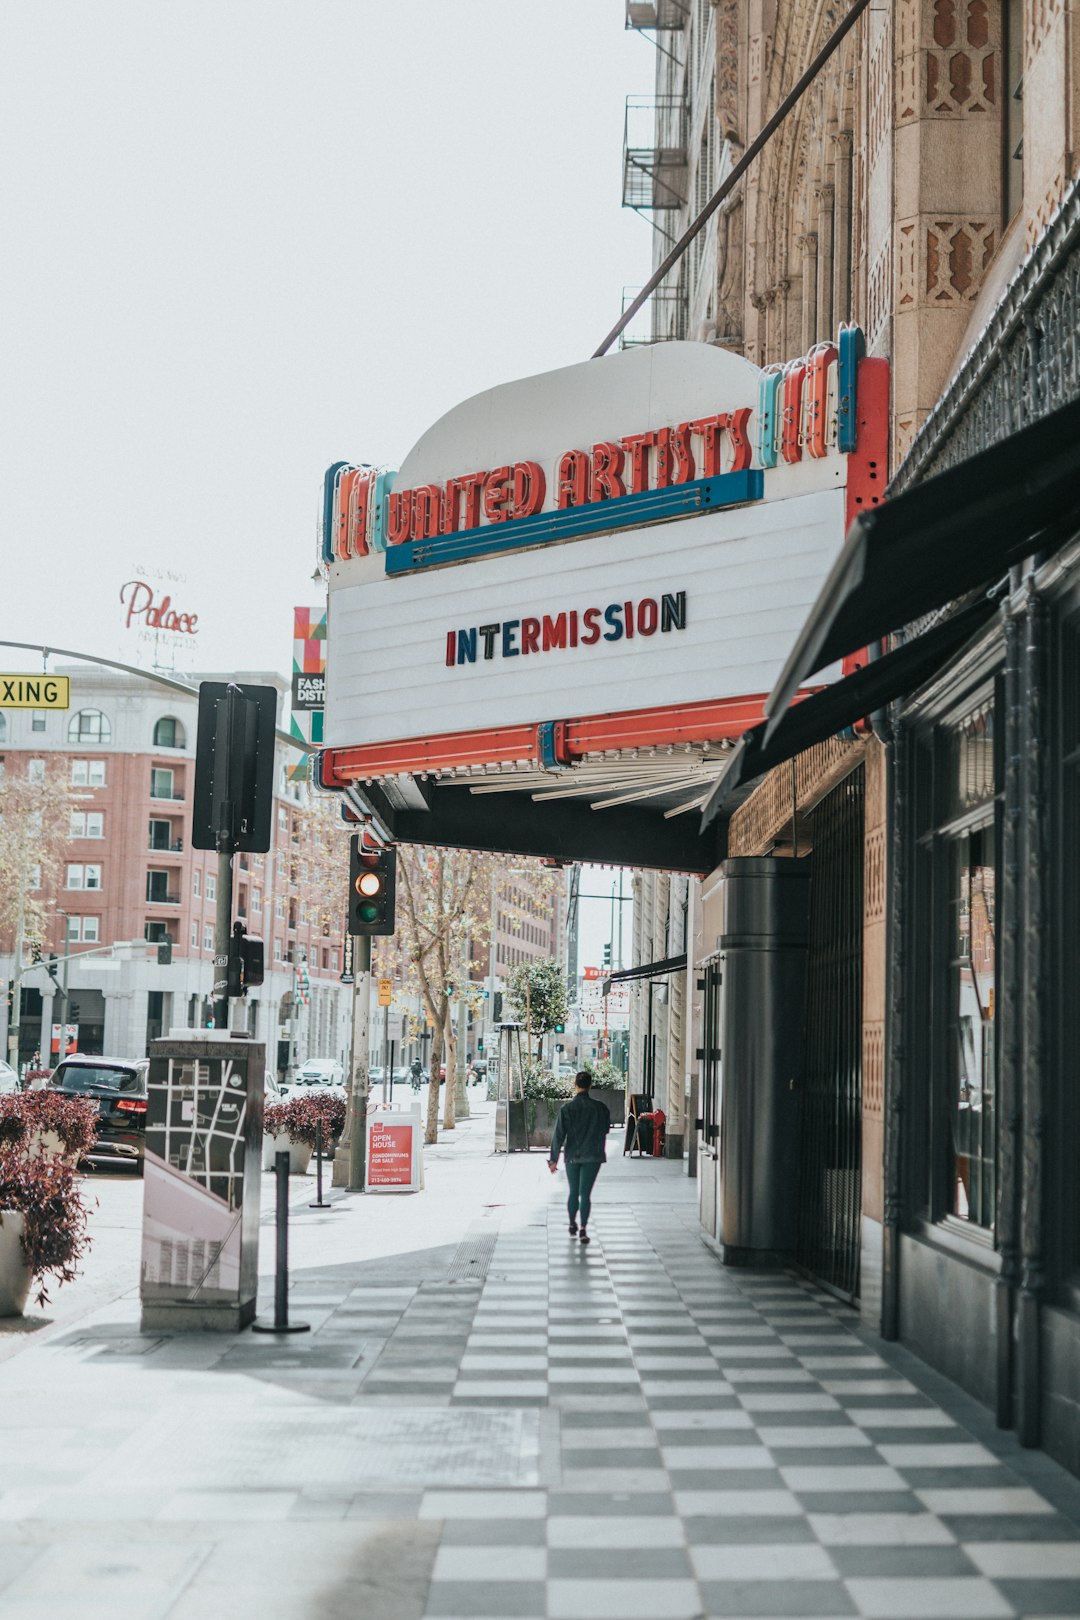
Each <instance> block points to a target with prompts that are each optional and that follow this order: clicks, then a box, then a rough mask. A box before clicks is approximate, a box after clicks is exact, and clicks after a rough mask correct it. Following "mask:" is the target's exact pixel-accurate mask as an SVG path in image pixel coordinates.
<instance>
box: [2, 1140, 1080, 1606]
mask: <svg viewBox="0 0 1080 1620" xmlns="http://www.w3.org/2000/svg"><path fill="white" fill-rule="evenodd" d="M491 1136H492V1125H491V1119H490V1114H489V1111H488V1110H487V1109H486V1108H484V1109H483V1111H482V1112H481V1113H480V1115H479V1117H477V1118H476V1119H475V1120H473V1121H471V1122H469V1123H467V1124H466V1125H464V1126H463V1127H461V1128H459V1130H458V1131H457V1132H455V1133H454V1135H453V1137H451V1138H450V1139H449V1140H448V1141H447V1142H445V1143H443V1144H440V1146H439V1147H438V1148H435V1149H430V1150H428V1157H427V1180H428V1186H427V1190H426V1191H425V1192H424V1193H423V1194H420V1195H417V1196H414V1197H408V1198H401V1197H398V1198H394V1197H384V1198H377V1197H372V1196H369V1197H367V1198H359V1197H352V1198H350V1197H343V1196H341V1195H338V1194H335V1205H334V1208H333V1209H332V1210H331V1211H329V1212H325V1213H324V1212H319V1211H311V1210H308V1209H306V1207H299V1208H296V1209H294V1212H293V1225H292V1231H291V1246H292V1256H293V1286H292V1291H291V1302H290V1310H291V1313H292V1315H293V1317H294V1318H298V1319H302V1320H307V1321H310V1322H311V1324H312V1328H313V1331H312V1332H311V1333H309V1334H303V1335H297V1336H294V1337H290V1338H288V1339H273V1338H260V1337H257V1336H254V1335H252V1334H250V1333H248V1334H242V1335H239V1336H236V1337H229V1338H217V1337H211V1336H209V1335H198V1336H195V1335H192V1336H185V1337H182V1338H180V1337H178V1338H174V1339H168V1338H158V1339H146V1340H144V1339H142V1338H141V1337H140V1336H139V1334H138V1331H137V1320H138V1304H137V1297H136V1295H135V1293H134V1291H132V1292H129V1293H128V1294H126V1295H124V1296H123V1297H122V1298H121V1299H119V1300H117V1301H116V1302H114V1303H113V1304H112V1305H110V1306H108V1307H106V1308H104V1309H101V1310H98V1311H96V1312H94V1313H93V1314H91V1315H88V1316H86V1317H84V1318H82V1319H81V1320H80V1321H79V1322H77V1323H76V1324H75V1325H74V1326H72V1327H71V1328H70V1329H68V1330H63V1329H61V1330H58V1331H55V1332H54V1333H53V1334H52V1336H51V1337H50V1338H48V1339H46V1340H44V1341H43V1342H39V1341H36V1340H34V1339H32V1338H31V1339H30V1340H28V1341H24V1343H23V1344H22V1347H21V1349H20V1351H19V1353H18V1354H17V1355H15V1356H13V1357H12V1358H11V1359H9V1360H8V1361H6V1362H5V1363H4V1364H3V1365H2V1366H0V1456H2V1458H3V1468H2V1474H0V1483H2V1485H3V1492H2V1494H0V1620H15V1617H20V1620H22V1617H29V1616H31V1615H33V1616H34V1617H35V1620H41V1617H42V1616H50V1617H51V1616H69V1615H70V1616H72V1617H79V1620H82V1617H88V1620H96V1617H97V1616H99V1615H100V1616H102V1620H104V1617H105V1616H106V1615H108V1616H109V1617H110V1620H128V1617H130V1620H136V1617H138V1620H144V1617H145V1620H151V1617H154V1620H157V1617H162V1620H163V1617H166V1616H168V1617H169V1620H194V1617H195V1616H198V1617H199V1620H206V1617H207V1616H212V1615H216V1614H219V1613H228V1614H229V1615H230V1617H234V1620H247V1617H249V1616H250V1617H255V1616H258V1617H260V1620H296V1617H301V1616H303V1617H308V1616H310V1617H312V1620H316V1617H318V1620H337V1617H339V1616H340V1617H345V1616H348V1617H349V1620H355V1617H363V1620H422V1617H424V1616H445V1615H458V1616H466V1617H472V1620H479V1617H481V1616H488V1617H499V1616H502V1617H506V1620H509V1617H511V1616H512V1617H515V1620H530V1617H532V1620H541V1617H543V1620H548V1617H550V1620H607V1617H611V1620H615V1617H618V1620H634V1617H641V1620H666V1617H671V1620H680V1617H685V1620H690V1617H695V1616H717V1617H719V1616H726V1617H735V1616H768V1615H772V1616H781V1615H783V1616H795V1617H798V1616H811V1615H813V1616H841V1615H862V1616H866V1617H868V1620H874V1617H879V1620H890V1617H895V1620H907V1617H916V1616H922V1617H931V1620H933V1617H938V1616H940V1617H945V1616H978V1617H980V1620H982V1617H992V1616H1011V1615H1044V1616H1051V1615H1057V1616H1066V1615H1074V1616H1075V1615H1076V1614H1077V1613H1080V1533H1078V1531H1077V1528H1076V1522H1075V1518H1076V1514H1077V1511H1078V1504H1080V1489H1078V1487H1077V1483H1076V1482H1075V1481H1074V1480H1072V1478H1071V1477H1070V1476H1067V1475H1065V1474H1064V1473H1062V1471H1061V1470H1059V1469H1057V1468H1055V1466H1054V1465H1053V1464H1052V1463H1049V1462H1048V1461H1047V1459H1046V1458H1045V1457H1043V1456H1042V1455H1041V1454H1038V1453H1036V1454H1022V1453H1020V1452H1019V1451H1018V1450H1017V1449H1016V1447H1015V1444H1014V1443H1013V1442H1012V1441H1011V1440H1010V1439H1009V1437H1007V1436H999V1435H997V1434H996V1432H995V1431H993V1430H992V1429H991V1428H990V1427H989V1424H988V1422H987V1420H986V1418H985V1415H984V1414H982V1413H981V1412H980V1411H979V1410H978V1409H977V1408H975V1407H973V1406H972V1405H971V1404H970V1403H967V1402H965V1401H964V1400H963V1399H962V1398H960V1397H957V1396H956V1395H955V1394H954V1393H953V1392H951V1391H950V1390H949V1389H948V1387H947V1386H944V1385H943V1384H940V1383H938V1384H936V1385H931V1384H930V1382H929V1381H928V1379H927V1378H926V1377H924V1376H923V1375H922V1374H921V1373H919V1371H918V1368H917V1365H916V1364H914V1363H912V1362H911V1360H910V1358H905V1357H903V1355H902V1354H898V1355H894V1354H892V1353H889V1354H888V1355H886V1354H885V1353H884V1352H883V1351H882V1348H881V1347H873V1346H868V1345H867V1344H866V1342H865V1341H864V1340H863V1339H862V1338H861V1337H860V1336H859V1335H858V1333H857V1332H856V1331H855V1326H854V1318H853V1317H852V1315H851V1313H849V1312H848V1311H847V1310H846V1309H845V1308H844V1307H842V1306H840V1305H838V1304H836V1303H835V1302H834V1301H832V1300H831V1299H829V1297H828V1296H826V1295H824V1294H822V1293H820V1292H819V1291H817V1290H815V1289H813V1288H812V1287H811V1286H809V1285H808V1284H806V1283H804V1282H801V1281H799V1280H797V1279H795V1278H793V1277H789V1276H786V1275H784V1274H778V1273H748V1272H730V1271H725V1270H724V1269H723V1268H722V1267H721V1266H720V1265H719V1264H718V1262H717V1261H716V1259H715V1258H714V1257H713V1256H712V1255H711V1254H710V1253H709V1252H708V1251H707V1250H706V1249H705V1248H704V1246H703V1245H702V1244H701V1242H700V1240H699V1238H698V1236H697V1230H696V1211H695V1207H694V1202H693V1187H692V1185H691V1184H688V1183H687V1182H686V1180H685V1178H684V1177H683V1175H682V1172H681V1167H680V1166H679V1165H676V1164H671V1163H668V1162H664V1161H643V1162H639V1161H632V1162H631V1161H624V1160H623V1159H622V1158H621V1156H619V1154H620V1149H619V1147H618V1146H617V1145H616V1143H617V1138H616V1137H615V1136H614V1135H613V1137H612V1139H611V1143H612V1150H613V1152H614V1154H615V1155H616V1156H615V1158H614V1160H613V1162H612V1163H611V1164H610V1165H609V1166H608V1168H607V1170H606V1171H605V1172H604V1173H603V1174H602V1176H601V1178H600V1181H599V1183H598V1187H597V1199H596V1205H595V1213H594V1217H593V1223H592V1224H593V1229H594V1230H593V1236H594V1241H593V1243H592V1244H591V1246H590V1247H589V1248H587V1249H583V1248H582V1247H581V1246H580V1245H579V1244H578V1243H576V1242H573V1241H572V1240H571V1239H570V1237H569V1236H568V1234H567V1231H566V1224H565V1215H564V1210H563V1205H562V1200H563V1196H564V1188H565V1182H564V1181H563V1178H562V1177H560V1178H559V1181H558V1182H557V1183H555V1182H552V1181H551V1179H550V1178H549V1176H548V1173H547V1171H546V1168H545V1165H544V1161H543V1158H542V1157H541V1156H540V1155H531V1156H515V1157H513V1158H510V1159H504V1158H495V1157H493V1156H492V1155H491V1153H490V1144H491ZM304 1192H305V1193H308V1195H309V1196H310V1193H309V1189H308V1188H305V1189H304ZM304 1203H305V1204H306V1198H305V1200H304ZM267 1281H268V1282H269V1278H267ZM266 1303H267V1306H269V1303H270V1301H269V1298H268V1299H267V1302H266ZM879 1352H880V1353H879ZM920 1386H922V1387H920ZM927 1390H932V1393H927ZM935 1397H936V1398H935Z"/></svg>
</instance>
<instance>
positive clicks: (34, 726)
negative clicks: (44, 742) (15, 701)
mask: <svg viewBox="0 0 1080 1620" xmlns="http://www.w3.org/2000/svg"><path fill="white" fill-rule="evenodd" d="M30 730H31V731H44V730H45V710H44V709H35V710H34V712H33V714H32V715H31V716H30Z"/></svg>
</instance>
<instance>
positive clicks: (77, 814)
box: [68, 810, 105, 838]
mask: <svg viewBox="0 0 1080 1620" xmlns="http://www.w3.org/2000/svg"><path fill="white" fill-rule="evenodd" d="M68 836H69V837H71V838H104V836H105V817H104V816H103V814H102V812H101V811H100V810H73V811H72V812H71V831H70V833H69V835H68Z"/></svg>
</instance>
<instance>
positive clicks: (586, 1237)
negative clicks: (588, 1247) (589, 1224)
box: [581, 1227, 589, 1243]
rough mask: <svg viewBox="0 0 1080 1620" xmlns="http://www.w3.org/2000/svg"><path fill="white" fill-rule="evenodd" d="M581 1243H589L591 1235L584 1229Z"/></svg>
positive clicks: (582, 1229)
mask: <svg viewBox="0 0 1080 1620" xmlns="http://www.w3.org/2000/svg"><path fill="white" fill-rule="evenodd" d="M581 1241H582V1243H588V1241H589V1234H588V1232H586V1230H585V1228H584V1227H582V1228H581Z"/></svg>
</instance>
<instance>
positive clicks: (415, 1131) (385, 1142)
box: [366, 1103, 424, 1192]
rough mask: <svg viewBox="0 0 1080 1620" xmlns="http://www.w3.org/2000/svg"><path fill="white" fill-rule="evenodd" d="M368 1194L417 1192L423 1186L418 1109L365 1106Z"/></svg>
mask: <svg viewBox="0 0 1080 1620" xmlns="http://www.w3.org/2000/svg"><path fill="white" fill-rule="evenodd" d="M367 1133H368V1139H367V1181H366V1190H367V1191H368V1192H419V1190H420V1188H421V1187H422V1186H423V1185H424V1148H423V1133H422V1131H421V1126H420V1109H419V1106H416V1107H413V1108H408V1109H403V1108H399V1109H392V1108H388V1107H385V1106H382V1105H380V1104H377V1103H369V1104H368V1116H367Z"/></svg>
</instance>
